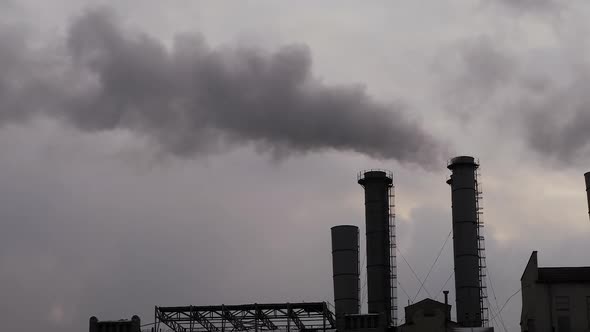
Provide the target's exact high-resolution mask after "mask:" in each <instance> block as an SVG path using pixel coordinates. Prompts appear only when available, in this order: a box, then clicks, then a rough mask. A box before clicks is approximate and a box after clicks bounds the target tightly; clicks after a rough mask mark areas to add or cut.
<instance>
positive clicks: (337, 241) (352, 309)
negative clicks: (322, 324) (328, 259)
mask: <svg viewBox="0 0 590 332" xmlns="http://www.w3.org/2000/svg"><path fill="white" fill-rule="evenodd" d="M359 264H360V263H359V229H358V227H356V226H349V225H342V226H334V227H332V272H333V278H334V306H335V311H336V312H335V313H336V319H337V324H338V323H339V322H340V321H341V318H342V317H343V316H344V315H345V314H358V313H360V300H359V293H360V268H359Z"/></svg>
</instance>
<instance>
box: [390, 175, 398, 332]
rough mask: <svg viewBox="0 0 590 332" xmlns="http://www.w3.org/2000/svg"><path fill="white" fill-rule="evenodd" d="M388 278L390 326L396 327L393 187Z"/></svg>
mask: <svg viewBox="0 0 590 332" xmlns="http://www.w3.org/2000/svg"><path fill="white" fill-rule="evenodd" d="M388 195H389V260H390V262H389V276H390V277H389V278H390V287H391V325H392V326H397V256H396V255H397V245H396V243H397V242H396V238H395V186H394V185H392V186H391V187H389V194H388Z"/></svg>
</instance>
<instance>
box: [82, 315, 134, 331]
mask: <svg viewBox="0 0 590 332" xmlns="http://www.w3.org/2000/svg"><path fill="white" fill-rule="evenodd" d="M89 323H90V328H89V331H90V332H140V331H141V320H140V319H139V317H138V316H133V317H131V320H127V319H121V320H108V321H99V320H98V318H96V317H95V316H92V317H90V322H89Z"/></svg>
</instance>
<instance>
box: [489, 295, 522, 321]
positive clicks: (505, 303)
mask: <svg viewBox="0 0 590 332" xmlns="http://www.w3.org/2000/svg"><path fill="white" fill-rule="evenodd" d="M521 290H522V288H519V289H518V290H517V291H516V292H514V294H512V295H510V297H509V298H508V300H506V302H504V305H502V308H500V310H498V313H496V316H498V315H499V314H500V313H502V310H504V307H505V306H506V305H507V304H508V302H510V300H512V298H513V297H514V296H515V295H516V294H518V293H520V291H521ZM496 316H494V318H495V317H496Z"/></svg>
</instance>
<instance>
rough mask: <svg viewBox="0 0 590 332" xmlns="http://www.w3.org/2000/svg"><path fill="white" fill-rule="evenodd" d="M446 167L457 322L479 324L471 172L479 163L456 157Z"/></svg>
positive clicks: (474, 212) (476, 235) (468, 324)
mask: <svg viewBox="0 0 590 332" xmlns="http://www.w3.org/2000/svg"><path fill="white" fill-rule="evenodd" d="M447 167H448V168H449V169H450V170H451V171H452V172H453V174H452V175H451V178H450V179H449V180H448V181H447V183H448V184H450V185H451V197H452V210H453V252H454V258H455V294H456V306H457V323H459V324H460V325H461V326H464V327H480V326H482V317H481V302H480V283H479V272H480V271H479V251H478V225H477V220H478V218H477V190H476V189H477V188H476V187H477V186H476V181H477V178H476V173H475V172H476V170H477V168H478V167H479V164H477V162H476V161H475V159H474V158H473V157H469V156H460V157H455V158H453V159H451V162H450V163H449V165H448V166H447Z"/></svg>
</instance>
